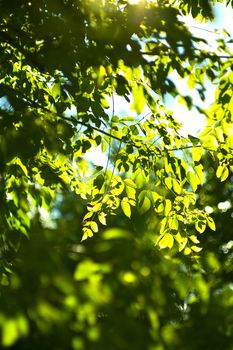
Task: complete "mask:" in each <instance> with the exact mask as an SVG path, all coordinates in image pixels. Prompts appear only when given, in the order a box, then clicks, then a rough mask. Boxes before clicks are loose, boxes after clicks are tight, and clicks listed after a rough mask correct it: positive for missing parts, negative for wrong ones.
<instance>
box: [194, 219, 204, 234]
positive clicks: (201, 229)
mask: <svg viewBox="0 0 233 350" xmlns="http://www.w3.org/2000/svg"><path fill="white" fill-rule="evenodd" d="M195 228H196V230H197V231H198V232H200V233H203V232H204V231H205V229H206V222H205V221H200V220H197V221H196V223H195Z"/></svg>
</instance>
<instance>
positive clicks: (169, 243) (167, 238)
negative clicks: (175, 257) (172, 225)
mask: <svg viewBox="0 0 233 350" xmlns="http://www.w3.org/2000/svg"><path fill="white" fill-rule="evenodd" d="M173 244H174V238H173V236H172V235H171V234H170V233H166V234H165V235H164V236H163V237H162V238H161V239H160V241H159V247H160V248H161V249H164V248H172V247H173Z"/></svg>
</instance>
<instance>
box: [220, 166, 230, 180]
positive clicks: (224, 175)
mask: <svg viewBox="0 0 233 350" xmlns="http://www.w3.org/2000/svg"><path fill="white" fill-rule="evenodd" d="M228 176H229V170H228V168H227V167H225V168H224V169H223V172H222V175H221V178H220V181H221V182H223V181H225V180H226V179H227V178H228Z"/></svg>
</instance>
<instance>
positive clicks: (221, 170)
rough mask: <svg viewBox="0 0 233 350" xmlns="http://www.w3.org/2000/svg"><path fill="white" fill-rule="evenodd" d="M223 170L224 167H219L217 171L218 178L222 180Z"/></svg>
mask: <svg viewBox="0 0 233 350" xmlns="http://www.w3.org/2000/svg"><path fill="white" fill-rule="evenodd" d="M223 170H224V167H223V166H222V165H219V166H218V169H217V171H216V176H217V178H220V177H221V176H222V173H223Z"/></svg>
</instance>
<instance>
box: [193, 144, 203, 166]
mask: <svg viewBox="0 0 233 350" xmlns="http://www.w3.org/2000/svg"><path fill="white" fill-rule="evenodd" d="M191 152H192V157H193V161H194V162H199V160H200V159H201V156H202V153H203V148H202V147H193V148H192V151H191Z"/></svg>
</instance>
